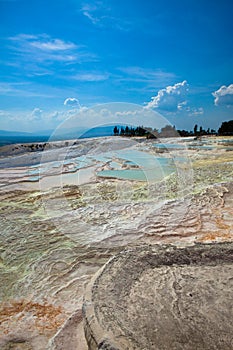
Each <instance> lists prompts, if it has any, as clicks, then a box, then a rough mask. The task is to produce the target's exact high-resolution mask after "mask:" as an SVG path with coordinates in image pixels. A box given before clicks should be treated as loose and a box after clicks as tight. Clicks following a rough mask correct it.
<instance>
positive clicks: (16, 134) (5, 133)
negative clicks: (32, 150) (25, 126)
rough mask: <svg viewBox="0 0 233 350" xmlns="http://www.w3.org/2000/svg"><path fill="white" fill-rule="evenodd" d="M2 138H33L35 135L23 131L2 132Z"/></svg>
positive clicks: (0, 131) (0, 132) (0, 134)
mask: <svg viewBox="0 0 233 350" xmlns="http://www.w3.org/2000/svg"><path fill="white" fill-rule="evenodd" d="M2 136H33V134H32V133H30V132H23V131H9V130H0V137H2Z"/></svg>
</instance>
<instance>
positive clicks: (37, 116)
mask: <svg viewBox="0 0 233 350" xmlns="http://www.w3.org/2000/svg"><path fill="white" fill-rule="evenodd" d="M42 112H43V111H42V110H41V109H40V108H34V109H33V111H32V113H31V119H36V120H39V119H41V117H42Z"/></svg>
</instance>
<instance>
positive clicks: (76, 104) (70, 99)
mask: <svg viewBox="0 0 233 350" xmlns="http://www.w3.org/2000/svg"><path fill="white" fill-rule="evenodd" d="M64 105H65V106H69V107H76V108H80V103H79V100H78V99H77V98H74V97H68V98H67V99H66V100H65V101H64Z"/></svg>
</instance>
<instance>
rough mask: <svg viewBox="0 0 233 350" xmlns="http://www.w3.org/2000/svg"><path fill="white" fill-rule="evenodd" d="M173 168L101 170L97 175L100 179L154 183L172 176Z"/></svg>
mask: <svg viewBox="0 0 233 350" xmlns="http://www.w3.org/2000/svg"><path fill="white" fill-rule="evenodd" d="M174 171H175V169H174V168H169V167H167V168H160V167H158V168H157V169H156V168H154V169H144V170H143V169H124V170H103V171H99V172H98V173H97V176H100V177H110V178H117V179H124V180H136V181H147V182H155V181H160V180H162V179H163V178H164V177H165V176H168V175H170V174H172V173H173V172H174Z"/></svg>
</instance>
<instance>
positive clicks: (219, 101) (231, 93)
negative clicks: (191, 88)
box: [212, 84, 233, 107]
mask: <svg viewBox="0 0 233 350" xmlns="http://www.w3.org/2000/svg"><path fill="white" fill-rule="evenodd" d="M212 95H213V96H214V97H215V99H214V104H215V106H228V107H229V106H233V84H230V85H229V86H225V85H223V86H221V87H220V88H219V89H218V90H217V91H214V92H213V93H212Z"/></svg>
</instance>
